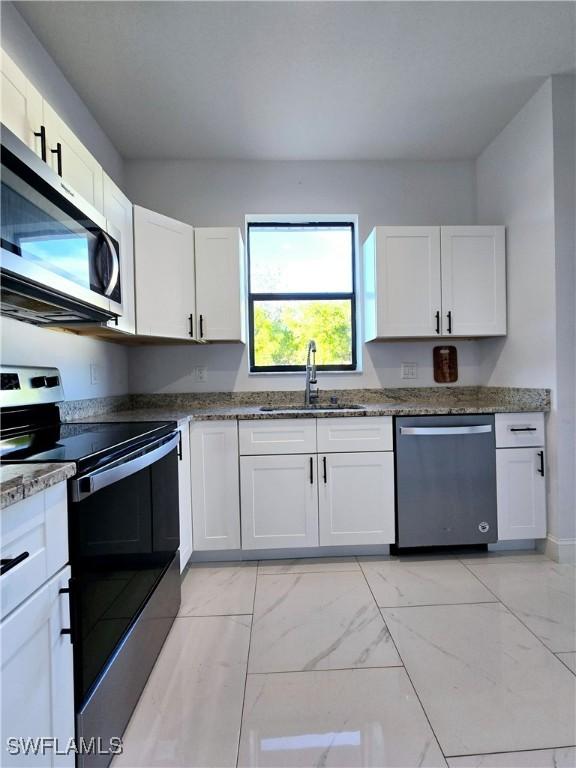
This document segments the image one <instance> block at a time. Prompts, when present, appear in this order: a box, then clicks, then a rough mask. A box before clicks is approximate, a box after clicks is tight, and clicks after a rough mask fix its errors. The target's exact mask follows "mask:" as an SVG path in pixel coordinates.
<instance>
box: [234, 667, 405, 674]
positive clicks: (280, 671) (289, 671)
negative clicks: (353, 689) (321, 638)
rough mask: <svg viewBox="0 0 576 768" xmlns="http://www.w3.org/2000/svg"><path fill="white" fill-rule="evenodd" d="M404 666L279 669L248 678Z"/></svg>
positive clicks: (359, 670) (360, 670)
mask: <svg viewBox="0 0 576 768" xmlns="http://www.w3.org/2000/svg"><path fill="white" fill-rule="evenodd" d="M403 666H404V665H403V664H390V665H389V666H387V667H382V666H380V667H328V668H325V669H278V670H275V671H273V670H268V671H266V672H248V677H252V676H253V675H310V674H316V673H318V672H320V673H324V672H362V671H363V670H365V669H401V668H402V667H403Z"/></svg>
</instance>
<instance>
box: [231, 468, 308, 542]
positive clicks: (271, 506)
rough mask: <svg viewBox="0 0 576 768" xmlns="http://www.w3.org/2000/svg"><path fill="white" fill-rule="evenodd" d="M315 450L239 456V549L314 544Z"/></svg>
mask: <svg viewBox="0 0 576 768" xmlns="http://www.w3.org/2000/svg"><path fill="white" fill-rule="evenodd" d="M316 464H317V462H316V454H313V455H312V454H310V455H300V454H292V455H287V456H242V457H241V459H240V503H241V507H242V549H277V548H283V547H315V546H317V545H318V484H317V483H318V480H317V471H316V469H317V466H316Z"/></svg>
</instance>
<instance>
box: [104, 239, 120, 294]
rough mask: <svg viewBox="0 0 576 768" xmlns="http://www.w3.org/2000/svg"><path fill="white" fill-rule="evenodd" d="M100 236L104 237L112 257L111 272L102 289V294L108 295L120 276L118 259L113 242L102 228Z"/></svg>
mask: <svg viewBox="0 0 576 768" xmlns="http://www.w3.org/2000/svg"><path fill="white" fill-rule="evenodd" d="M102 237H103V238H104V241H105V243H106V245H107V246H108V248H109V250H110V256H111V257H112V274H111V276H110V281H109V283H108V285H107V286H106V288H105V290H104V296H110V294H111V293H112V291H113V290H114V288H116V285H117V284H118V278H119V277H120V261H119V260H118V253H117V251H116V248H115V247H114V243H113V242H112V240H111V239H110V237H109V236H108V235H107V234H106V232H104V230H102Z"/></svg>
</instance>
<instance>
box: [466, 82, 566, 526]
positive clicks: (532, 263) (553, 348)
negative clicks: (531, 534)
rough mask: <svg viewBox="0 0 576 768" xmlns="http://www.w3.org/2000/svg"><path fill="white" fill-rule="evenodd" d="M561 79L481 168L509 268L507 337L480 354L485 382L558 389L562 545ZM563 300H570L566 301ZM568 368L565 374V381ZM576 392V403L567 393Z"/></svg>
mask: <svg viewBox="0 0 576 768" xmlns="http://www.w3.org/2000/svg"><path fill="white" fill-rule="evenodd" d="M554 80H555V79H554V78H552V79H550V80H548V81H547V82H546V83H545V84H544V85H543V86H542V87H541V88H540V89H539V90H538V91H537V93H536V94H535V95H534V96H533V97H532V99H531V100H530V101H529V102H528V103H527V104H526V105H525V106H524V108H523V109H522V110H521V111H520V112H519V113H518V114H517V115H516V116H515V117H514V118H513V120H511V122H510V123H509V124H508V125H507V126H506V127H505V128H504V130H503V131H502V132H501V133H500V134H499V135H498V136H497V137H496V138H495V139H494V140H493V141H492V143H491V144H490V145H489V146H488V147H487V148H486V149H485V151H484V152H483V153H482V154H481V155H480V157H479V158H478V160H477V163H476V178H477V214H478V223H480V224H485V223H502V224H506V226H507V271H508V335H507V336H506V337H505V338H503V339H494V340H482V341H480V342H479V343H478V348H479V361H480V369H481V380H482V383H484V384H487V385H499V386H519V387H523V386H524V387H549V388H550V389H551V390H552V411H551V413H550V415H549V418H548V423H547V448H548V511H549V531H550V533H551V535H552V536H553V537H554V538H555V539H570V538H572V537H573V536H574V495H573V481H572V486H570V481H569V477H570V475H573V472H574V455H573V447H572V453H571V454H570V451H569V450H567V444H568V443H569V442H570V441H571V443H572V446H573V443H574V432H573V411H572V426H571V425H570V418H571V417H570V402H571V403H572V407H573V397H574V395H573V390H574V364H573V359H574V358H573V355H574V350H573V345H574V325H573V324H574V314H573V307H574V294H573V290H574V273H573V266H572V267H570V263H572V262H573V259H574V250H573V240H572V250H571V252H569V251H570V243H569V238H568V237H567V236H565V239H564V240H563V241H562V247H563V248H564V251H562V254H561V253H560V250H559V248H558V243H557V237H556V235H557V226H559V225H562V226H563V231H564V232H569V231H570V229H571V228H572V230H573V227H574V218H573V217H574V207H573V198H572V208H571V211H570V210H568V207H569V206H568V201H567V200H566V194H565V190H563V192H562V195H561V197H562V200H563V201H566V208H565V210H564V213H563V216H564V219H563V223H562V222H561V221H560V219H558V218H557V206H556V205H555V203H557V202H558V193H559V190H558V189H557V184H556V183H555V170H556V171H558V166H564V164H566V163H568V164H571V167H572V169H573V167H574V166H573V163H574V155H573V146H572V145H573V142H574V134H573V122H572V132H570V129H569V126H565V128H562V130H560V127H559V125H558V124H557V122H556V121H555V119H554V118H555V117H557V116H558V117H559V118H561V119H562V121H564V123H565V121H566V119H567V118H566V115H568V114H569V112H570V110H569V108H567V104H566V102H565V101H562V103H561V104H560V102H559V105H558V109H557V110H556V112H557V114H555V112H554V110H553V87H554V88H556V84H555V83H554ZM562 93H563V94H564V95H566V94H565V93H564V91H562ZM560 106H562V107H563V111H562V110H561V109H560ZM572 109H573V106H572ZM569 146H570V147H571V149H570V148H569ZM570 152H571V153H572V154H571V156H570ZM557 179H558V177H557V176H556V180H557ZM572 194H573V193H572ZM570 222H571V226H570ZM558 262H559V263H558ZM564 280H568V281H569V283H568V285H564V284H563V281H564ZM560 295H563V296H564V300H563V303H562V304H561V303H559V301H558V299H559V296H560ZM561 306H562V308H560V307H561ZM570 307H571V308H570ZM559 312H560V317H559ZM571 312H572V314H570V313H571ZM566 318H568V319H567V320H566ZM570 346H571V348H569V347H570ZM564 360H567V361H568V363H567V364H566V365H565V364H564V363H563V361H564ZM562 367H564V371H565V372H564V374H563V376H562V377H560V374H559V372H560V369H561V368H562ZM559 384H560V386H559ZM570 387H572V397H570V396H569V395H568V394H566V393H567V391H568V390H569V389H570ZM571 488H572V490H571Z"/></svg>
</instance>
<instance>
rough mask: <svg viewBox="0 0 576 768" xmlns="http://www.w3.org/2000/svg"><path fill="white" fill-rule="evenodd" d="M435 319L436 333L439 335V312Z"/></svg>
mask: <svg viewBox="0 0 576 768" xmlns="http://www.w3.org/2000/svg"><path fill="white" fill-rule="evenodd" d="M435 317H436V333H438V334H439V333H440V310H438V312H436V315H435Z"/></svg>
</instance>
